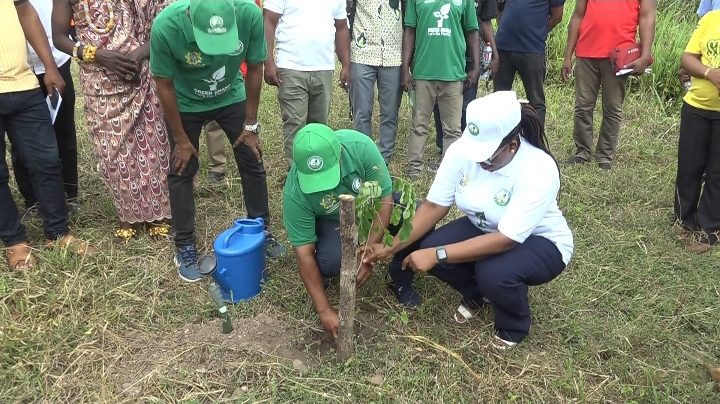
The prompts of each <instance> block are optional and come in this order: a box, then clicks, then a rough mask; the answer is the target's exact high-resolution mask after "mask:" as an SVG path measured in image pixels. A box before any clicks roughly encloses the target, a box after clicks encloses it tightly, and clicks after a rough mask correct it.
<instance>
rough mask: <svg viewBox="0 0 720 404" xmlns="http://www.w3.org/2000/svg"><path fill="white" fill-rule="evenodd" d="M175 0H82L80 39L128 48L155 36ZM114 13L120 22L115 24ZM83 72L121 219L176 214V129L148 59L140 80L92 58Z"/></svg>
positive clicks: (94, 132) (92, 128) (98, 151)
mask: <svg viewBox="0 0 720 404" xmlns="http://www.w3.org/2000/svg"><path fill="white" fill-rule="evenodd" d="M167 3H168V0H134V1H133V0H80V1H78V2H77V3H75V4H73V18H74V20H75V26H76V29H77V35H78V40H79V41H80V42H81V43H83V44H87V45H94V46H97V47H98V48H103V49H108V50H113V51H117V52H120V53H123V54H128V53H129V52H131V51H132V50H134V49H136V48H138V47H140V46H141V45H143V44H145V43H146V42H147V41H149V40H150V27H151V25H152V21H153V20H154V18H155V16H156V15H157V14H158V13H159V12H160V11H161V10H162V9H163V7H164V6H165V5H166V4H167ZM86 7H87V8H86ZM85 10H87V11H88V15H86V13H85ZM111 10H112V11H111ZM111 16H112V18H113V19H114V22H115V24H109V26H108V22H109V21H110V19H111ZM80 78H81V82H82V88H83V93H84V96H85V117H86V119H87V128H88V133H89V135H90V137H91V138H92V140H93V143H94V144H95V156H96V157H97V161H98V163H99V167H100V172H101V173H102V176H103V178H104V180H105V183H106V184H107V186H108V188H109V190H110V193H111V195H112V199H113V204H114V205H115V209H116V210H117V212H118V216H119V218H120V221H123V222H127V223H139V222H153V221H156V220H162V219H168V218H170V200H169V197H168V186H167V171H168V169H169V165H170V153H169V145H168V132H167V129H166V127H165V121H164V118H163V115H162V110H161V108H160V102H159V100H158V98H157V94H156V89H155V83H154V81H153V80H152V78H151V77H150V69H149V66H148V62H147V61H145V62H143V66H142V71H141V73H140V80H139V82H128V81H125V80H123V79H122V78H121V77H119V76H118V75H117V74H115V73H113V72H110V71H108V70H106V69H104V68H102V67H100V66H98V65H96V64H92V63H83V64H81V70H80Z"/></svg>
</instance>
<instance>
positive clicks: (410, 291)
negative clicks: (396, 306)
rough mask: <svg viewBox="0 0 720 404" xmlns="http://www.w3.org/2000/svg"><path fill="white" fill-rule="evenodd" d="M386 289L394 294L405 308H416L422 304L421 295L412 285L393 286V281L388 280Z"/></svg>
mask: <svg viewBox="0 0 720 404" xmlns="http://www.w3.org/2000/svg"><path fill="white" fill-rule="evenodd" d="M388 289H390V292H392V294H394V295H395V297H396V298H397V300H398V303H400V304H402V305H403V306H405V308H408V309H417V308H418V307H420V305H421V304H422V296H420V294H418V292H416V291H415V289H414V288H413V287H412V285H403V286H395V284H394V283H393V282H389V283H388Z"/></svg>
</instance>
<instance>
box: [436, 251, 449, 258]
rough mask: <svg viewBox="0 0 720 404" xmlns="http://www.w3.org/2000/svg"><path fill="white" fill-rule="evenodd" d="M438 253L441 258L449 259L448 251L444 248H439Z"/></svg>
mask: <svg viewBox="0 0 720 404" xmlns="http://www.w3.org/2000/svg"><path fill="white" fill-rule="evenodd" d="M436 253H437V257H438V259H439V260H444V259H447V251H445V249H444V248H438V249H437V251H436Z"/></svg>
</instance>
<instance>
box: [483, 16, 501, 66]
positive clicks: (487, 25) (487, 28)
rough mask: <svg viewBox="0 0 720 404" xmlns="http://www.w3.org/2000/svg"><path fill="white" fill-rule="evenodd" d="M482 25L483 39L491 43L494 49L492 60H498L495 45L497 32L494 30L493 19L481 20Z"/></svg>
mask: <svg viewBox="0 0 720 404" xmlns="http://www.w3.org/2000/svg"><path fill="white" fill-rule="evenodd" d="M480 27H481V28H482V34H483V39H484V40H485V42H486V43H489V44H490V48H491V49H492V54H493V56H492V60H493V61H496V60H498V50H497V46H496V45H495V32H494V31H493V26H492V21H480ZM481 45H482V44H481Z"/></svg>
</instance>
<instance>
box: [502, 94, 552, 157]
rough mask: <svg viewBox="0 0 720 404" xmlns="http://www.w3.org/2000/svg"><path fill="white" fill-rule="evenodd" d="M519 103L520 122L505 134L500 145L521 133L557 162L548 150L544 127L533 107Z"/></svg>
mask: <svg viewBox="0 0 720 404" xmlns="http://www.w3.org/2000/svg"><path fill="white" fill-rule="evenodd" d="M520 105H521V110H520V124H519V125H518V126H517V127H516V128H515V129H514V130H513V131H512V132H510V133H509V134H508V135H507V136H505V138H504V139H503V140H502V142H500V145H501V146H504V145H506V144H507V143H510V142H511V141H512V139H513V138H514V137H515V136H516V135H521V136H522V137H524V138H525V140H527V141H528V143H530V144H531V145H533V146H535V147H537V148H538V149H540V150H542V151H544V152H545V153H547V154H548V155H549V156H550V157H552V158H553V160H555V163H557V159H555V156H553V154H552V153H551V152H550V147H548V141H547V136H546V135H545V127H544V125H543V123H542V121H541V120H540V117H539V116H538V114H537V112H536V111H535V108H533V107H532V106H530V104H528V103H522V104H520Z"/></svg>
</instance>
